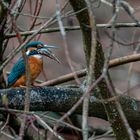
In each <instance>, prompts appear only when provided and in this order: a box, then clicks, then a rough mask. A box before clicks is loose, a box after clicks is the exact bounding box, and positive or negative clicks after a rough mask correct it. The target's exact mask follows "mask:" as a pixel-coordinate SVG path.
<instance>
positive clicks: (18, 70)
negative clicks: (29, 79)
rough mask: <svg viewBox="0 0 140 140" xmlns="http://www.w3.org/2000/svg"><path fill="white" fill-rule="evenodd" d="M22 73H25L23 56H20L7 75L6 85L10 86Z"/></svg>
mask: <svg viewBox="0 0 140 140" xmlns="http://www.w3.org/2000/svg"><path fill="white" fill-rule="evenodd" d="M23 74H25V62H24V60H23V58H20V59H19V60H18V61H17V63H16V64H15V65H14V67H13V69H12V71H11V73H10V75H9V76H8V79H7V82H8V86H12V85H13V84H14V83H15V82H16V81H17V80H18V78H19V77H21V76H22V75H23Z"/></svg>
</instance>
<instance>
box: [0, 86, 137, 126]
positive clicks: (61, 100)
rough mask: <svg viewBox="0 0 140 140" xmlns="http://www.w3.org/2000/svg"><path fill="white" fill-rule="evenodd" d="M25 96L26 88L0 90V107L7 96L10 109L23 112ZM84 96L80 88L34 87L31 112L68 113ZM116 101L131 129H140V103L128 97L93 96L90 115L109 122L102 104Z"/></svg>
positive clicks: (31, 93)
mask: <svg viewBox="0 0 140 140" xmlns="http://www.w3.org/2000/svg"><path fill="white" fill-rule="evenodd" d="M96 92H97V91H96ZM24 94H25V89H24V88H14V89H4V90H0V97H1V98H0V107H3V104H2V102H3V101H2V96H4V95H7V98H8V100H9V102H8V106H9V108H10V109H19V110H22V109H23V108H24ZM82 95H83V92H82V90H80V89H78V88H61V87H44V88H40V87H33V88H31V89H30V99H31V102H30V111H55V112H67V110H69V109H70V108H72V106H73V104H75V103H76V102H77V101H78V100H79V98H80V97H81V96H82ZM114 100H118V101H119V102H120V103H121V105H122V108H123V110H124V113H125V115H126V117H127V119H128V121H129V123H130V125H131V127H132V128H133V129H138V128H139V126H140V117H139V110H140V101H138V100H136V99H134V98H131V97H129V96H126V95H118V96H116V97H113V98H110V99H107V100H99V99H97V98H96V97H94V96H91V97H90V105H89V115H90V116H94V117H98V118H102V119H105V120H107V116H106V112H105V110H104V107H103V104H102V103H103V102H104V103H108V102H112V101H114ZM0 110H1V112H0V113H1V114H3V113H5V111H8V110H7V109H4V108H1V109H0ZM4 110H5V111H4ZM81 112H82V106H80V107H79V108H77V110H76V111H75V113H78V114H81ZM0 119H2V118H0ZM135 122H137V123H135Z"/></svg>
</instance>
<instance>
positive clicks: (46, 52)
mask: <svg viewBox="0 0 140 140" xmlns="http://www.w3.org/2000/svg"><path fill="white" fill-rule="evenodd" d="M48 48H50V47H43V48H39V49H38V50H37V51H38V53H39V54H41V55H45V56H46V57H49V58H51V59H53V60H55V61H57V62H58V63H60V61H59V59H58V58H57V57H56V56H55V55H54V54H53V53H52V52H51V51H50V50H49V49H48ZM51 48H52V47H51ZM53 48H54V47H53Z"/></svg>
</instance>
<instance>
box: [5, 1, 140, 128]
mask: <svg viewBox="0 0 140 140" xmlns="http://www.w3.org/2000/svg"><path fill="white" fill-rule="evenodd" d="M59 2H60V7H61V8H62V7H64V5H65V4H66V3H67V1H65V0H59ZM107 2H111V0H110V1H109V0H108V1H107ZM126 2H128V3H129V4H130V6H131V7H132V9H133V10H134V12H133V16H134V17H135V18H136V19H137V20H138V21H139V20H140V1H139V0H127V1H126ZM35 4H36V1H31V0H29V1H26V4H25V6H24V8H23V10H22V12H21V13H20V16H19V17H18V19H17V25H18V28H19V30H20V31H23V32H24V31H28V30H29V29H30V26H31V24H32V21H33V19H34V17H33V16H30V15H33V12H34V8H35ZM93 5H94V12H95V13H94V14H95V18H96V23H97V24H106V23H109V22H110V20H111V18H112V7H111V6H110V5H109V4H106V3H103V2H101V1H100V0H93ZM56 6H57V5H56V0H44V1H43V3H42V7H41V11H40V14H39V17H40V18H38V19H37V22H36V26H35V27H34V28H33V29H34V30H35V29H38V28H39V27H40V26H41V25H42V24H43V23H45V22H46V21H47V20H48V19H49V18H50V17H52V16H53V15H54V14H55V12H56ZM70 11H72V8H71V6H70V4H69V3H68V4H67V5H66V6H65V8H64V9H63V11H62V15H65V14H67V13H68V12H70ZM9 22H10V21H9ZM117 22H118V23H119V22H121V23H127V22H128V23H130V22H134V20H133V19H132V18H131V17H130V16H129V15H128V14H127V13H126V11H124V10H123V9H121V8H120V11H119V13H118V16H117ZM63 25H64V26H70V27H74V26H78V22H77V20H76V18H75V16H74V15H72V16H66V17H65V18H64V19H63ZM9 26H11V25H10V23H9ZM54 27H59V25H58V23H57V22H55V23H54V24H52V25H51V26H49V27H47V29H50V28H54ZM98 31H99V36H100V42H101V43H102V47H103V50H104V52H105V55H106V53H107V51H108V48H109V47H110V45H111V38H110V37H109V36H108V34H111V29H110V28H98ZM7 34H9V32H7ZM139 36H140V28H139V27H128V28H116V41H115V42H114V48H113V53H112V59H113V58H118V57H122V56H126V55H129V54H133V53H134V52H135V53H139V51H140V43H139V42H140V40H139ZM66 39H67V45H68V50H69V55H70V58H71V62H72V65H73V67H74V69H75V70H81V69H84V68H86V62H85V56H84V51H83V42H82V35H81V32H80V30H75V31H67V32H66ZM33 40H39V41H43V42H44V43H47V44H49V45H54V46H58V49H55V50H53V52H54V53H55V54H56V56H57V57H58V58H59V59H60V61H61V64H58V63H56V62H54V61H53V60H50V59H46V58H44V66H45V69H44V71H45V75H46V76H47V78H44V77H45V76H44V74H43V73H42V74H41V75H40V76H39V78H38V79H40V80H42V81H46V80H50V79H53V78H57V77H59V76H62V75H64V74H68V73H70V72H71V69H70V67H69V65H68V62H67V58H66V55H65V48H64V41H63V38H62V35H61V33H60V32H53V33H44V34H41V35H37V36H36V37H35V38H34V39H33ZM17 46H18V40H17V38H11V39H10V40H9V42H8V47H7V49H6V51H5V53H4V57H5V58H6V57H7V55H8V54H9V53H10V52H11V50H13V49H14V48H15V47H17ZM19 56H21V54H18V55H16V56H15V57H14V59H13V60H12V61H11V63H9V64H8V66H7V68H6V69H7V70H8V71H10V69H11V68H12V66H13V64H14V63H15V62H16V61H17V59H18V57H19ZM110 74H111V78H112V80H113V83H114V85H115V87H116V88H117V90H119V91H121V92H122V94H128V95H130V96H133V97H135V98H137V99H140V93H139V91H140V62H135V63H133V64H132V63H131V64H125V65H122V66H118V67H115V68H111V69H110ZM81 81H82V79H81ZM72 83H75V81H73V82H72ZM89 121H91V123H90V124H91V125H92V123H93V124H94V125H98V124H99V123H100V124H102V123H104V122H105V121H103V120H98V121H97V119H96V118H94V119H89ZM106 125H107V126H109V124H108V123H106Z"/></svg>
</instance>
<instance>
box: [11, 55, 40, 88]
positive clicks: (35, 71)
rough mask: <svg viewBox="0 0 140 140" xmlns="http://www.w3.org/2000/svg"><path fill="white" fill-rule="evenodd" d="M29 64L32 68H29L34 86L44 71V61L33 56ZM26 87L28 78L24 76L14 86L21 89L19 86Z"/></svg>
mask: <svg viewBox="0 0 140 140" xmlns="http://www.w3.org/2000/svg"><path fill="white" fill-rule="evenodd" d="M28 63H29V67H30V68H29V70H30V81H31V84H32V83H33V82H34V80H35V79H36V78H37V77H38V75H39V74H40V73H41V71H42V69H43V61H42V59H38V58H36V57H33V56H32V57H29V58H28ZM25 85H26V76H25V74H24V75H22V76H21V77H20V78H19V79H18V80H17V81H16V82H15V84H14V85H13V86H14V87H19V86H25Z"/></svg>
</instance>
